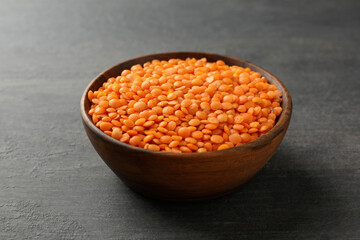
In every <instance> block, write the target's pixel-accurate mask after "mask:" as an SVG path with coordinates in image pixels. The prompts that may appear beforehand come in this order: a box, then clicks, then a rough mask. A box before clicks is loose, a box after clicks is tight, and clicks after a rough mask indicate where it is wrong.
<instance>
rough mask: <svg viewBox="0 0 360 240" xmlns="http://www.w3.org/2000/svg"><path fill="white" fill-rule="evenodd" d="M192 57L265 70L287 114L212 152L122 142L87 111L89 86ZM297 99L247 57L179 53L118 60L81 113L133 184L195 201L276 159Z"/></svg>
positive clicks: (103, 151) (98, 144) (109, 159)
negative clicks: (153, 62)
mask: <svg viewBox="0 0 360 240" xmlns="http://www.w3.org/2000/svg"><path fill="white" fill-rule="evenodd" d="M187 57H194V58H197V59H198V58H203V57H206V58H207V59H208V61H209V62H214V61H217V60H223V61H224V62H225V63H226V64H228V65H238V66H242V67H249V68H250V69H252V70H254V71H257V72H259V73H261V74H262V75H263V76H264V77H265V78H266V79H267V80H268V82H270V83H271V84H274V85H276V87H277V88H278V89H279V90H281V91H282V92H283V101H282V109H283V112H282V113H281V115H280V116H279V117H278V119H277V122H276V124H275V126H274V128H273V129H271V130H270V131H269V132H268V133H266V134H264V135H262V136H261V137H259V138H257V139H255V140H254V141H251V142H249V143H246V144H243V145H241V146H238V147H234V148H229V149H225V150H221V151H214V152H206V153H187V154H184V153H183V154H180V153H166V152H157V151H150V150H146V149H142V148H138V147H134V146H131V145H128V144H126V143H122V142H120V141H118V140H115V139H113V138H111V137H110V136H108V135H106V134H105V133H103V132H102V131H101V130H100V129H98V128H97V127H96V126H95V125H94V124H93V123H92V120H91V119H90V116H89V115H88V114H87V113H88V111H89V109H90V107H91V103H90V101H89V100H88V99H87V97H86V96H87V92H88V91H89V90H93V91H94V90H97V89H98V88H99V87H100V86H101V85H102V83H104V82H105V81H107V79H108V78H110V77H116V76H118V75H120V74H121V72H122V70H124V69H129V68H130V67H131V66H133V65H135V64H143V63H145V62H147V61H151V60H153V59H159V60H168V59H171V58H180V59H185V58H187ZM291 110H292V104H291V97H290V95H289V93H288V91H287V90H286V88H285V86H284V85H283V84H282V83H281V82H280V81H279V80H278V79H277V78H276V77H275V76H274V75H272V74H271V73H270V72H268V71H266V70H264V69H263V68H261V67H259V66H256V65H255V64H252V63H249V62H246V61H244V60H242V59H238V58H234V57H228V56H223V55H218V54H212V53H201V52H174V53H159V54H153V55H148V56H143V57H138V58H134V59H131V60H128V61H125V62H122V63H120V64H117V65H115V66H113V67H111V68H109V69H108V70H106V71H105V72H103V73H101V74H100V75H99V76H97V77H96V78H95V79H94V80H93V81H92V82H91V83H90V84H89V85H88V87H87V88H86V89H85V91H84V94H83V96H82V99H81V116H82V121H83V125H84V128H85V131H86V133H87V135H88V137H89V139H90V142H91V143H92V145H93V146H94V148H95V150H96V151H97V152H98V154H99V155H100V157H101V158H102V159H103V160H104V161H105V163H106V164H107V165H108V166H109V167H110V168H111V169H112V170H113V171H114V173H116V175H117V176H119V178H120V179H121V180H122V181H123V182H124V183H125V184H126V185H128V186H129V187H130V188H132V189H134V190H135V191H137V192H139V193H141V194H144V195H146V196H150V197H153V198H159V199H165V200H173V201H195V200H203V199H210V198H214V197H218V196H221V195H224V194H227V193H229V192H232V191H234V190H235V189H236V188H238V187H240V186H242V185H243V184H244V183H245V182H247V181H248V180H249V179H250V178H251V177H252V176H254V175H255V174H256V173H257V172H258V171H259V170H260V169H261V168H262V167H263V166H264V165H265V163H266V162H267V161H268V160H269V159H270V157H271V156H272V155H273V154H274V153H275V151H276V149H277V148H278V147H279V145H280V143H281V141H282V139H283V138H284V136H285V133H286V130H287V128H288V125H289V122H290V118H291Z"/></svg>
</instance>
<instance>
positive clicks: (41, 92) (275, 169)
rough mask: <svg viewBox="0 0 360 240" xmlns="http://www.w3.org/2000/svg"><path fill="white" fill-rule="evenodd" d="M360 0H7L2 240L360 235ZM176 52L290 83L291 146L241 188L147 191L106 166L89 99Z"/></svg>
mask: <svg viewBox="0 0 360 240" xmlns="http://www.w3.org/2000/svg"><path fill="white" fill-rule="evenodd" d="M359 10H360V2H359V1H351V0H346V1H341V2H339V1H325V0H324V1H277V0H276V1H267V0H259V1H231V0H225V1H213V0H210V1H203V0H196V1H190V0H189V1H170V0H159V1H146V0H144V1H140V0H135V1H134V0H131V1H130V0H127V1H126V0H122V1H112V0H106V1H94V0H79V1H68V0H65V1H45V0H34V1H25V0H15V1H12V0H2V1H1V2H0V102H1V105H0V106H1V107H0V109H1V114H0V136H1V137H0V239H185V238H188V239H290V238H292V239H360V230H359V224H360V219H359V216H360V204H359V202H360V194H359V191H360V181H359V180H360V163H359V157H360V137H359V136H360V127H359V119H360V107H359V105H358V103H359V100H360V98H359V96H360V81H359V80H358V78H359V75H360V64H359V62H360V61H359V60H360V47H359V41H360V31H359V29H360V15H359ZM166 51H206V52H214V53H219V54H225V55H230V56H234V57H238V58H242V59H245V60H248V61H250V62H253V63H255V64H257V65H259V66H262V67H264V68H265V69H267V70H269V71H270V72H272V73H274V74H275V75H276V76H277V77H278V78H279V79H280V80H281V81H282V82H283V83H284V84H285V86H286V87H287V88H288V90H289V91H290V93H291V95H292V97H293V102H294V110H293V118H292V122H291V125H290V127H289V130H288V133H287V135H286V137H285V139H284V141H283V143H282V145H281V146H280V148H279V150H278V152H277V153H276V154H275V155H274V156H273V157H272V159H271V160H270V161H269V163H268V164H267V165H266V166H265V168H264V169H263V170H262V171H261V172H260V173H259V174H258V175H257V176H256V177H255V178H254V179H253V180H251V181H250V182H249V183H248V184H247V185H246V186H245V187H244V188H243V189H241V190H240V191H237V192H236V193H234V194H232V195H229V196H226V197H223V198H220V199H216V200H212V201H208V202H204V203H195V204H173V203H165V202H158V201H154V200H149V199H147V198H143V197H141V196H139V195H137V194H135V193H134V192H132V191H131V190H129V189H128V188H127V187H125V186H124V185H123V184H122V183H121V181H120V180H118V179H117V177H116V176H115V175H114V174H113V173H112V172H111V171H110V169H109V168H108V167H107V166H106V165H105V164H104V163H103V162H102V160H101V159H100V157H99V156H98V155H97V154H96V152H95V151H94V149H93V148H92V146H91V144H90V142H89V141H88V139H87V137H86V135H85V133H84V131H83V127H82V124H81V120H80V111H79V102H80V97H81V95H82V93H83V90H84V89H85V87H86V86H87V84H88V83H89V82H90V81H91V80H92V79H93V78H94V77H95V76H96V75H97V74H98V73H100V72H102V71H103V70H104V69H106V68H108V67H110V66H112V65H114V64H116V63H118V62H121V61H124V60H126V59H129V58H133V57H137V56H141V55H146V54H151V53H157V52H166Z"/></svg>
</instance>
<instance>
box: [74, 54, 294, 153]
mask: <svg viewBox="0 0 360 240" xmlns="http://www.w3.org/2000/svg"><path fill="white" fill-rule="evenodd" d="M174 54H184V55H187V54H189V55H190V54H199V55H204V57H205V58H207V56H215V57H218V58H219V60H223V61H225V62H226V60H224V59H228V60H233V61H241V62H243V63H244V64H246V65H247V67H250V69H251V67H255V68H258V69H260V70H262V71H263V72H265V73H267V74H269V75H271V76H272V78H273V79H274V80H275V81H276V82H277V83H278V85H280V86H281V87H282V89H281V90H282V92H283V96H282V98H283V101H282V104H284V102H285V107H284V106H282V107H283V110H282V112H281V114H280V116H279V117H278V119H277V121H276V122H275V125H274V127H273V128H272V129H271V130H270V131H269V132H267V133H266V134H264V135H262V136H260V137H258V138H257V139H255V140H253V141H250V142H247V143H244V144H242V145H240V146H237V147H231V148H227V149H223V150H217V151H211V152H203V153H198V152H192V153H172V152H161V151H153V150H148V149H144V148H140V147H135V146H132V145H130V144H127V143H123V142H121V141H119V140H116V139H114V138H112V137H110V136H108V135H107V134H105V133H104V132H103V131H101V130H100V129H99V128H97V127H96V126H95V124H94V123H93V122H92V121H91V120H90V118H89V115H88V113H87V112H86V111H85V101H86V99H87V94H88V92H89V90H90V88H91V87H92V85H93V84H94V83H95V82H97V81H99V79H101V78H102V77H103V78H104V79H105V81H107V79H108V78H107V77H105V75H106V73H107V72H109V71H111V70H112V69H114V68H116V67H118V66H120V65H123V64H126V63H128V62H136V61H139V60H141V59H143V58H153V59H157V58H159V57H161V56H163V57H164V56H165V57H167V56H168V55H170V57H169V59H171V58H172V57H171V55H174ZM114 77H115V76H114ZM267 80H268V81H269V79H267ZM105 81H104V82H105ZM284 97H285V98H286V101H284ZM80 112H81V118H82V120H83V123H84V124H86V126H87V127H88V128H89V129H91V131H93V132H94V133H95V134H96V135H97V136H98V137H100V138H102V139H103V140H104V141H106V142H108V143H111V144H114V145H116V146H119V147H123V148H127V149H128V150H131V151H133V152H142V153H144V154H153V155H158V154H161V155H163V156H169V157H179V156H181V157H182V158H193V157H194V156H202V157H205V158H206V156H210V155H212V157H214V155H219V156H221V155H222V154H224V153H225V152H229V153H230V152H234V151H241V150H245V149H257V148H261V147H263V146H265V145H267V144H268V143H269V142H271V140H272V139H274V138H275V137H276V136H278V135H279V134H280V133H281V132H282V131H283V130H284V124H286V123H287V122H289V121H290V118H291V113H292V99H291V96H290V93H289V91H288V90H287V89H286V87H285V86H284V84H283V83H282V82H281V81H280V80H279V79H278V78H277V77H276V76H275V75H274V74H272V73H271V72H269V71H268V70H266V69H264V68H262V67H260V66H258V65H256V64H254V63H252V62H249V61H246V60H243V59H241V58H237V57H232V56H227V55H222V54H217V53H209V52H193V51H179V52H160V53H153V54H148V55H143V56H139V57H135V58H131V59H127V60H124V61H122V62H120V63H118V64H115V65H113V66H111V67H109V68H107V69H106V70H105V71H103V72H101V73H100V74H98V75H97V76H96V77H95V78H94V79H93V80H92V81H91V82H90V83H89V84H88V85H87V86H86V88H85V90H84V92H83V94H82V96H81V101H80ZM285 130H286V129H285Z"/></svg>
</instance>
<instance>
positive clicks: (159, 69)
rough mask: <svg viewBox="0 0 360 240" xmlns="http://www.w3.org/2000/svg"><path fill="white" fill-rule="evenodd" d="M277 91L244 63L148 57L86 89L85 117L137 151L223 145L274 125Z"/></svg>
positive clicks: (189, 149)
mask: <svg viewBox="0 0 360 240" xmlns="http://www.w3.org/2000/svg"><path fill="white" fill-rule="evenodd" d="M281 97H282V92H281V91H280V90H278V89H277V88H276V86H275V85H272V84H269V83H268V82H267V80H266V79H265V78H264V77H262V76H261V74H260V73H258V72H255V71H252V70H251V69H250V68H243V67H239V66H228V65H226V64H225V63H224V62H223V61H221V60H219V61H216V62H207V59H206V58H202V59H195V58H187V59H186V60H181V59H170V60H168V61H159V60H152V61H151V62H146V63H145V64H143V65H139V64H138V65H134V66H132V67H131V69H130V70H124V71H122V73H121V76H118V77H112V78H109V79H108V81H107V82H105V83H104V84H103V85H102V87H100V88H99V89H98V90H97V91H94V92H93V91H89V92H88V98H89V100H90V101H91V102H92V106H91V109H90V111H89V114H90V115H91V116H92V120H93V122H94V124H95V125H96V126H97V127H98V128H100V129H101V130H102V131H103V132H104V133H106V134H107V135H109V136H111V137H113V138H115V139H117V140H119V141H121V142H124V143H128V144H131V145H133V146H137V147H140V148H144V149H149V150H155V151H165V152H175V153H191V152H209V151H216V150H223V149H226V148H231V147H234V146H239V145H241V144H244V143H247V142H249V141H252V140H254V139H256V138H258V137H259V136H261V135H263V134H265V133H266V132H268V131H269V130H270V129H271V128H273V126H274V124H275V120H276V117H277V116H278V115H280V114H281V112H282V108H281V106H280V103H281V100H282V98H281Z"/></svg>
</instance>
